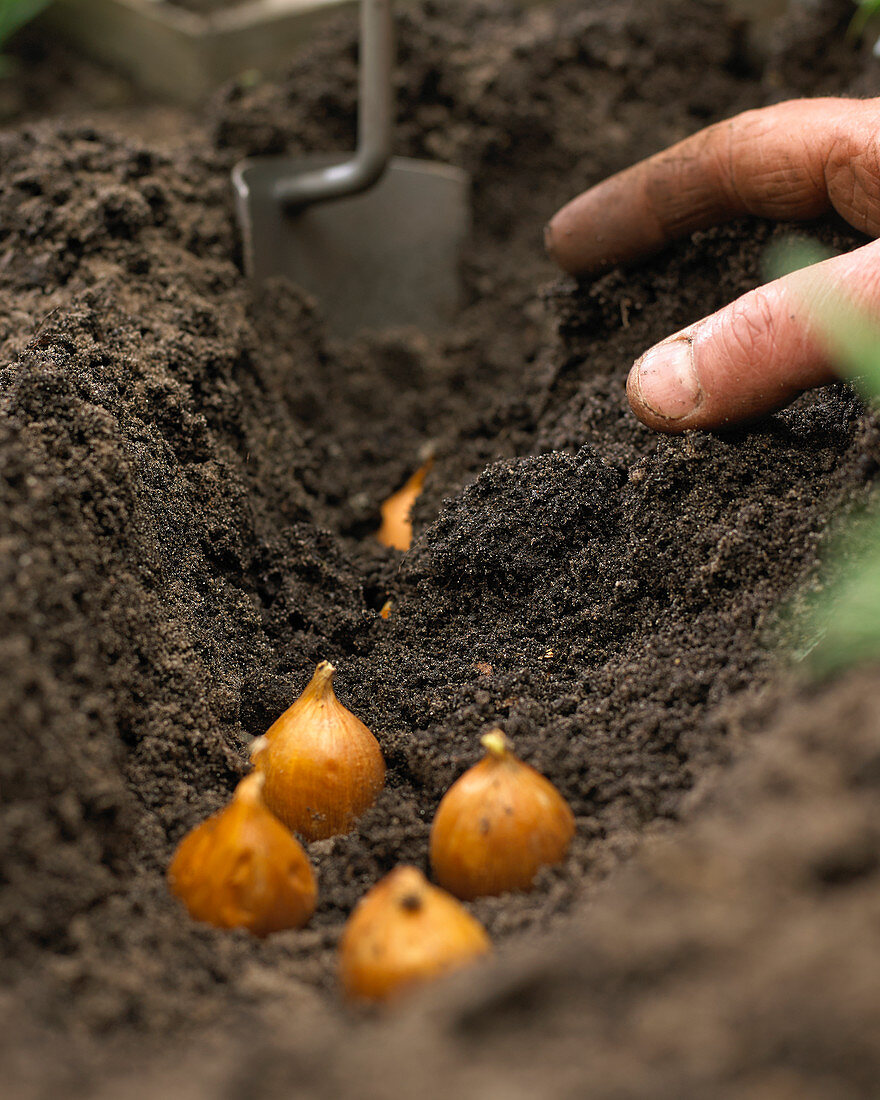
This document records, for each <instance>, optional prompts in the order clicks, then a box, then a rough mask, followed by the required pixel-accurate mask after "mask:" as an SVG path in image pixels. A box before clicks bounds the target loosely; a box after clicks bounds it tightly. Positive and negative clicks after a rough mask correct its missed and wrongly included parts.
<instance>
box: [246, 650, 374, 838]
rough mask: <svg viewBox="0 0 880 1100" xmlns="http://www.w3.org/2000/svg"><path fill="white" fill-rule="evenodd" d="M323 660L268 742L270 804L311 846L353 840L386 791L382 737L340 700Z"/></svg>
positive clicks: (259, 761)
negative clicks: (342, 835)
mask: <svg viewBox="0 0 880 1100" xmlns="http://www.w3.org/2000/svg"><path fill="white" fill-rule="evenodd" d="M335 671H336V670H335V669H334V667H333V665H331V664H330V663H329V662H328V661H322V662H321V664H319V665H318V667H317V668H316V669H315V674H314V676H313V677H312V679H311V682H310V683H309V685H308V686H307V687H306V689H305V691H304V692H303V693H302V695H300V697H299V698H298V699H297V700H296V702H295V703H294V704H293V705H292V706H291V707H289V708H288V709H287V710H286V711H285V712H284V714H282V715H281V717H280V718H279V719H278V720H277V722H275V723H274V724H273V725H272V726H271V727H270V728H269V730H268V731H267V732H266V734H265V739H262V738H261V739H260V742H261V746H260V751H259V752H258V753H257V755H256V756H255V757H254V763H255V765H256V767H257V768H259V769H260V770H261V771H263V772H264V773H265V776H266V786H265V790H264V793H263V797H264V799H265V802H266V805H267V806H268V807H269V809H270V810H271V811H272V812H273V813H274V814H276V815H277V816H278V817H279V818H280V819H281V820H282V821H283V822H284V824H285V825H287V827H288V828H289V829H293V830H294V831H295V832H297V833H299V834H300V835H301V836H303V837H305V838H306V839H307V840H323V839H325V838H326V837H330V836H336V835H337V834H339V833H347V832H349V831H350V830H351V828H352V826H353V825H354V823H355V821H357V819H358V818H359V817H360V816H361V814H362V813H363V812H364V811H365V810H367V809H369V807H370V806H372V805H373V803H374V802H375V801H376V799H377V798H378V797H379V793H380V792H381V790H382V788H383V787H384V786H385V761H384V760H383V758H382V750H381V749H380V748H379V743H378V741H377V740H376V738H375V737H374V736H373V735H372V733H370V731H369V730H368V729H367V727H366V726H365V725H364V723H363V722H361V721H360V719H358V718H355V716H354V715H353V714H352V713H351V711H350V710H347V709H346V708H345V707H344V706H343V705H342V704H341V703H340V702H339V700H338V699H337V698H336V694H335V692H334V691H333V673H334V672H335Z"/></svg>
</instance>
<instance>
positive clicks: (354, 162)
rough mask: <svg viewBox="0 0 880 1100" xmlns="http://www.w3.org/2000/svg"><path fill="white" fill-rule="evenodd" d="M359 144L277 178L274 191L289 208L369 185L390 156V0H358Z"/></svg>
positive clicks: (375, 180)
mask: <svg viewBox="0 0 880 1100" xmlns="http://www.w3.org/2000/svg"><path fill="white" fill-rule="evenodd" d="M360 24H361V32H360V58H359V62H358V65H359V72H358V123H357V127H358V129H357V149H356V151H355V154H354V156H353V157H351V158H350V159H349V160H345V161H342V162H340V163H338V164H330V165H327V166H326V167H324V168H310V169H309V170H308V171H306V172H300V173H299V174H297V175H295V176H291V177H290V178H288V179H284V180H279V181H278V182H277V183H276V184H275V188H274V197H275V198H276V199H277V200H278V201H279V202H282V203H284V205H285V206H287V207H288V208H290V207H294V208H296V207H301V206H307V205H309V204H310V203H314V202H326V201H327V200H328V199H340V198H342V197H343V196H345V195H355V194H357V192H359V191H366V190H367V188H368V187H372V186H373V184H374V183H376V182H377V181H378V180H379V178H380V177H381V175H382V173H383V172H384V171H385V168H386V166H387V164H388V160H389V158H390V156H391V111H392V97H391V65H392V55H393V44H392V43H393V29H392V19H391V0H360Z"/></svg>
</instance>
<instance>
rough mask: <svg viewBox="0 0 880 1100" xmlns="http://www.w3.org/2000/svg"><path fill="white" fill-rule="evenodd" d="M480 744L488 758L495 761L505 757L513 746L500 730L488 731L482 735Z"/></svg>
mask: <svg viewBox="0 0 880 1100" xmlns="http://www.w3.org/2000/svg"><path fill="white" fill-rule="evenodd" d="M480 744H481V745H482V746H483V748H484V749H485V750H486V752H487V753H488V754H489V755H490V756H494V757H496V758H497V759H501V758H502V757H504V756H507V754H508V753H509V752H510V751H511V749H512V748H513V745H511V743H510V741H508V739H507V737H505V735H504V731H503V730H500V729H494V730H489V732H488V733H484V734H483V736H482V737H481V738H480Z"/></svg>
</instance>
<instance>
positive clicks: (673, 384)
mask: <svg viewBox="0 0 880 1100" xmlns="http://www.w3.org/2000/svg"><path fill="white" fill-rule="evenodd" d="M634 370H635V372H636V388H637V390H638V394H639V397H640V398H641V401H642V404H643V405H645V406H647V408H648V409H650V410H651V412H652V413H654V414H655V416H662V417H663V418H664V419H665V420H681V419H682V417H684V416H687V415H688V414H689V413H692V412H693V411H694V409H696V408H697V406H698V405H699V404H700V401H701V400H702V398H703V392H702V390H701V389H700V382H699V379H698V378H697V372H696V370H695V369H694V357H693V351H692V348H691V342H690V340H687V339H684V340H670V341H669V342H668V343H665V344H658V345H657V347H655V348H651V350H650V351H646V352H645V354H644V355H643V356H642V357H641V359H637V360H636V363H635V367H634Z"/></svg>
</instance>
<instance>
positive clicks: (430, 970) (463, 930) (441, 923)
mask: <svg viewBox="0 0 880 1100" xmlns="http://www.w3.org/2000/svg"><path fill="white" fill-rule="evenodd" d="M491 947H492V945H491V941H490V940H489V937H488V935H487V934H486V930H485V929H484V928H483V926H482V925H481V924H480V922H479V921H478V920H476V919H475V918H474V917H472V916H471V915H470V913H468V912H467V910H466V909H465V908H464V906H462V905H460V904H459V902H457V901H456V900H455V898H452V897H450V896H449V894H447V893H446V891H445V890H438V888H437V887H436V886H432V885H431V883H430V882H428V880H427V879H426V878H425V876H424V875H423V874H422V873H421V871H419V870H418V869H417V868H416V867H408V866H404V867H397V868H395V870H393V871H392V872H391V873H390V874H388V875H386V876H385V878H383V879H382V881H381V882H379V883H377V884H376V885H375V886H374V887H373V888H372V890H370V891H369V892H368V893H367V894H365V895H364V897H363V898H361V900H360V901H359V902H358V904H357V906H356V907H355V910H354V912H353V913H352V915H351V917H350V918H349V920H348V924H346V926H345V931H344V932H343V935H342V940H341V942H340V946H339V978H340V982H341V983H342V987H343V989H344V991H345V993H346V995H347V996H348V997H349V998H351V999H352V1000H366V1001H387V1000H389V999H392V998H394V997H397V996H398V995H399V994H400V993H402V992H404V991H406V990H408V989H411V988H412V987H413V986H418V985H421V984H423V983H424V982H427V981H430V980H431V979H432V978H437V977H439V976H440V975H442V974H447V973H449V972H450V971H452V970H457V969H459V968H460V967H462V966H466V965H468V964H469V963H471V962H474V961H475V960H476V959H478V958H479V957H480V956H481V955H485V954H486V953H487V952H489V951H490V950H491Z"/></svg>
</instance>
